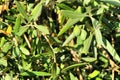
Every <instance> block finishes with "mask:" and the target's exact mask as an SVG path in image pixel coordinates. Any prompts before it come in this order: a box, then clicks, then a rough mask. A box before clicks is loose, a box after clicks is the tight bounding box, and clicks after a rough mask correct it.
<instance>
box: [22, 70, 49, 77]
mask: <svg viewBox="0 0 120 80" xmlns="http://www.w3.org/2000/svg"><path fill="white" fill-rule="evenodd" d="M20 75H22V76H51V74H50V73H47V72H40V71H26V72H22V73H21V74H20Z"/></svg>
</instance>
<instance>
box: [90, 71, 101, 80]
mask: <svg viewBox="0 0 120 80" xmlns="http://www.w3.org/2000/svg"><path fill="white" fill-rule="evenodd" d="M99 74H100V71H98V70H94V71H93V72H92V73H91V74H89V75H88V78H89V79H91V78H94V77H96V76H97V75H99Z"/></svg>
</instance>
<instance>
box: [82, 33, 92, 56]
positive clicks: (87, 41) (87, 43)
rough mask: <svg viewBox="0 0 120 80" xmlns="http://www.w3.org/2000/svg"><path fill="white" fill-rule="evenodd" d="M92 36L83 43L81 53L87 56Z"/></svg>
mask: <svg viewBox="0 0 120 80" xmlns="http://www.w3.org/2000/svg"><path fill="white" fill-rule="evenodd" d="M92 38H93V34H90V36H89V37H88V38H87V39H86V40H85V41H84V44H83V49H82V52H81V53H85V54H87V53H88V52H89V48H90V45H91V42H92Z"/></svg>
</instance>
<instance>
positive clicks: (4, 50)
mask: <svg viewBox="0 0 120 80" xmlns="http://www.w3.org/2000/svg"><path fill="white" fill-rule="evenodd" d="M11 48H12V44H11V43H10V42H7V43H5V44H4V46H3V47H2V52H4V53H7V52H8V51H9V50H10V49H11Z"/></svg>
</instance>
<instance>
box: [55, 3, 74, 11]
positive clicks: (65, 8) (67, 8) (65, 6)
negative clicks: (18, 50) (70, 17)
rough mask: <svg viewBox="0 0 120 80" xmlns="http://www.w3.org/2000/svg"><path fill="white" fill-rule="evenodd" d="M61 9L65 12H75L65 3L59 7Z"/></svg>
mask: <svg viewBox="0 0 120 80" xmlns="http://www.w3.org/2000/svg"><path fill="white" fill-rule="evenodd" d="M57 6H58V7H59V8H62V9H64V10H74V9H72V8H71V7H69V6H68V5H66V4H64V3H60V4H58V5H57Z"/></svg>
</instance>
